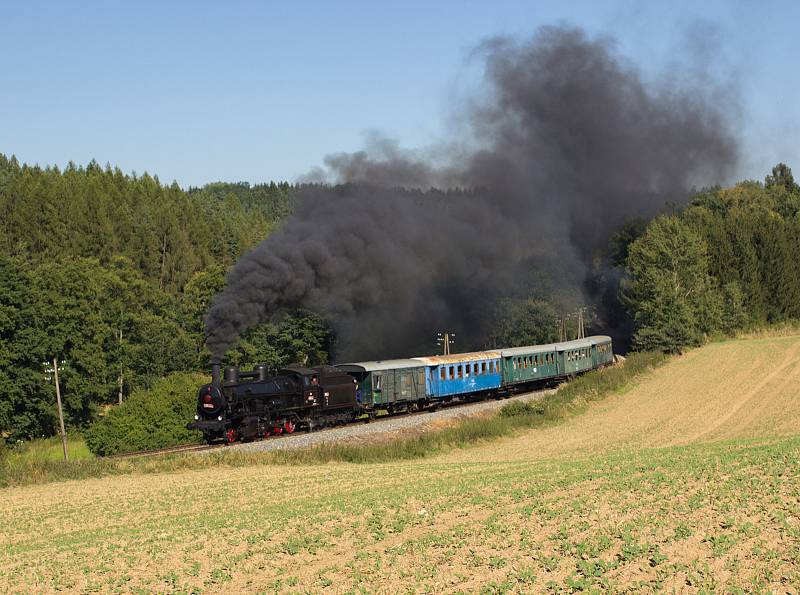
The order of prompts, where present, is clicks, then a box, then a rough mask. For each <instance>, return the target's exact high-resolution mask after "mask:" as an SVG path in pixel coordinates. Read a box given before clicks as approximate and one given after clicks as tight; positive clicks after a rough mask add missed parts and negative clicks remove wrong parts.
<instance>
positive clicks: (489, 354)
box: [413, 351, 503, 401]
mask: <svg viewBox="0 0 800 595" xmlns="http://www.w3.org/2000/svg"><path fill="white" fill-rule="evenodd" d="M413 359H415V360H417V361H419V362H422V363H423V364H425V366H426V368H427V373H426V374H425V389H426V392H427V394H428V397H429V398H430V399H431V400H438V401H448V400H450V399H452V398H453V397H457V396H459V395H463V394H467V393H486V392H491V391H496V390H497V389H499V388H500V385H501V384H502V381H503V374H502V367H501V365H500V352H499V351H475V352H473V353H458V354H453V355H435V356H430V357H415V358H413Z"/></svg>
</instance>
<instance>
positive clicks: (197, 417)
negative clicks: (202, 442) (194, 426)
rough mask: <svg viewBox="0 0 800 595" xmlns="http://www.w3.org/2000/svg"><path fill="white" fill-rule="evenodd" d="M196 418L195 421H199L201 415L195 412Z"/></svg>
mask: <svg viewBox="0 0 800 595" xmlns="http://www.w3.org/2000/svg"><path fill="white" fill-rule="evenodd" d="M194 419H195V421H197V420H198V419H200V416H199V415H197V414H196V413H195V414H194Z"/></svg>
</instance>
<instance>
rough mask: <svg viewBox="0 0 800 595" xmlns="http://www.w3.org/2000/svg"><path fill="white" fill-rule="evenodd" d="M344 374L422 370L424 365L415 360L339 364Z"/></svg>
mask: <svg viewBox="0 0 800 595" xmlns="http://www.w3.org/2000/svg"><path fill="white" fill-rule="evenodd" d="M336 367H337V368H338V369H339V370H342V371H343V372H380V371H381V370H402V369H404V368H421V367H422V364H421V363H420V362H418V361H417V360H415V359H385V360H375V361H371V362H352V363H348V364H337V365H336Z"/></svg>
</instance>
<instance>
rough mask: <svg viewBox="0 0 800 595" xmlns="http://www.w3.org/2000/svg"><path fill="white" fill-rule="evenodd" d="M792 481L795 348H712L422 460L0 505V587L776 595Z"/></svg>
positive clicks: (74, 489)
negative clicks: (560, 416)
mask: <svg viewBox="0 0 800 595" xmlns="http://www.w3.org/2000/svg"><path fill="white" fill-rule="evenodd" d="M798 472H800V337H788V338H774V339H759V340H747V341H730V342H726V343H719V344H713V345H709V346H707V347H704V348H702V349H698V350H696V351H693V352H690V353H688V354H686V355H684V356H681V357H679V358H676V359H674V360H673V361H671V362H670V363H668V364H667V365H665V366H664V367H662V368H659V369H658V370H656V371H654V372H652V373H651V374H650V376H649V377H647V378H645V379H643V380H642V381H641V382H640V383H639V384H638V385H637V386H634V387H632V388H630V389H629V390H627V391H624V393H623V394H618V395H613V396H610V397H608V398H607V399H605V400H603V401H601V402H597V403H593V404H591V405H589V406H588V407H587V409H586V411H584V412H583V413H581V414H580V415H577V416H575V417H573V418H570V419H568V420H566V421H564V422H563V423H561V424H559V425H557V426H553V427H549V428H545V429H538V430H531V431H528V432H525V433H524V434H520V435H518V436H515V437H513V438H509V439H504V440H500V441H494V442H487V443H484V444H482V445H479V446H476V447H473V448H469V449H464V450H459V451H455V452H452V453H448V454H446V455H442V456H439V457H435V458H429V459H424V460H420V461H405V462H400V463H393V464H380V465H377V464H369V465H367V464H363V465H353V464H342V463H334V464H327V465H317V466H297V467H278V466H269V465H254V466H251V467H243V468H227V467H210V468H208V469H203V470H200V471H191V472H178V473H165V474H159V475H131V476H124V477H114V478H103V479H95V480H88V481H72V482H66V483H59V484H49V485H40V486H31V487H23V488H10V489H5V490H0V519H2V520H1V521H0V592H7V591H10V592H15V591H19V592H36V593H40V592H54V591H70V592H72V591H76V592H77V591H80V592H87V591H119V592H130V591H143V592H152V591H160V592H164V591H166V592H226V593H239V592H294V593H319V592H331V593H373V592H378V593H398V592H400V593H402V592H419V593H422V592H427V593H429V592H445V593H451V592H452V593H456V592H468V593H472V592H475V593H505V592H508V593H534V592H548V591H550V592H568V591H578V590H601V591H627V592H637V593H638V592H647V591H660V590H667V591H673V590H674V591H679V592H695V591H705V592H710V591H727V592H737V591H738V592H753V591H770V590H771V591H780V592H786V591H789V592H793V591H796V590H797V587H798V585H800V484H798V481H797V479H796V478H797V475H798Z"/></svg>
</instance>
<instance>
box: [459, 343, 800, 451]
mask: <svg viewBox="0 0 800 595" xmlns="http://www.w3.org/2000/svg"><path fill="white" fill-rule="evenodd" d="M795 434H800V336H793V337H779V338H767V339H747V340H738V341H725V342H722V343H712V344H710V345H707V346H705V347H702V348H700V349H695V350H693V351H690V352H688V353H686V354H685V355H682V356H680V357H677V358H675V359H674V360H673V361H671V362H670V363H669V364H668V365H666V366H663V367H661V368H659V369H657V370H655V371H654V372H653V373H652V375H651V377H650V378H648V379H647V381H645V382H642V383H641V384H639V385H638V386H636V387H634V388H633V389H631V390H629V391H627V392H625V393H624V394H621V395H615V396H612V397H610V398H608V399H605V400H603V401H602V402H600V403H596V404H593V405H592V406H591V407H590V408H589V410H588V411H587V412H586V413H585V414H583V415H579V416H576V417H574V418H572V419H570V420H569V421H567V422H566V423H563V424H560V425H558V426H555V427H552V428H547V429H545V430H537V431H535V432H530V433H528V434H526V435H525V436H522V437H519V438H515V439H510V440H504V441H501V442H497V443H493V444H491V445H489V446H486V447H483V448H479V449H473V450H470V451H469V452H457V453H454V454H452V455H450V456H448V457H446V460H448V461H456V460H473V461H474V460H496V459H498V458H502V459H509V460H512V459H532V458H546V457H554V456H564V455H576V456H592V455H596V454H598V453H600V452H604V451H608V450H612V449H618V448H630V449H641V448H652V447H665V446H678V445H687V444H693V443H700V442H710V441H716V440H726V439H742V438H745V439H747V438H764V437H773V436H790V435H795Z"/></svg>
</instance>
